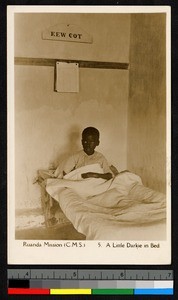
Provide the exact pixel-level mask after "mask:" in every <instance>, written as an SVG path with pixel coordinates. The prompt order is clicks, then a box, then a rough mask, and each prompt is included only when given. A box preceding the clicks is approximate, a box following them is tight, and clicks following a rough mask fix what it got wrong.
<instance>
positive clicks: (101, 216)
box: [46, 166, 166, 239]
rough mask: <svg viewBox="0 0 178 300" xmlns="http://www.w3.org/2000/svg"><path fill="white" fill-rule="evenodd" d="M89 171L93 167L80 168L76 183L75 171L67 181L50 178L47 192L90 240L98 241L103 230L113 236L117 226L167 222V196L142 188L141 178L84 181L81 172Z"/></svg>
mask: <svg viewBox="0 0 178 300" xmlns="http://www.w3.org/2000/svg"><path fill="white" fill-rule="evenodd" d="M89 169H90V171H91V166H90V167H89V168H88V166H86V167H85V168H84V167H82V170H79V169H78V170H77V172H76V173H77V180H75V176H74V175H75V171H73V173H72V174H68V176H67V178H64V179H47V185H46V190H47V192H48V193H49V194H50V195H51V196H52V197H53V198H54V199H56V200H57V201H58V202H59V204H60V206H61V209H62V210H63V212H64V214H65V215H66V216H67V218H68V219H69V220H70V221H71V222H72V224H73V225H74V227H75V228H76V229H77V230H78V231H79V232H81V233H83V234H85V235H86V238H87V239H96V238H98V239H99V238H100V234H98V232H99V231H100V230H101V231H102V234H103V228H106V229H108V228H110V230H109V232H110V233H111V232H112V234H111V236H114V234H113V233H114V232H115V231H117V230H118V228H119V227H118V226H123V225H124V226H125V225H128V226H130V225H133V226H134V225H136V226H140V225H141V226H145V224H152V223H154V222H162V221H165V219H166V198H165V195H164V194H162V193H159V192H156V191H153V190H151V189H149V188H146V187H145V186H143V184H142V181H141V178H140V177H139V176H137V175H136V174H133V173H130V172H126V173H121V174H118V175H117V176H116V177H114V178H113V179H111V180H108V181H106V180H104V179H98V178H88V179H82V178H81V177H80V175H79V173H80V171H81V174H82V173H84V172H88V170H89ZM96 169H97V166H95V171H96ZM70 175H71V177H70ZM106 231H107V230H105V232H106ZM108 238H109V237H108V236H107V239H108Z"/></svg>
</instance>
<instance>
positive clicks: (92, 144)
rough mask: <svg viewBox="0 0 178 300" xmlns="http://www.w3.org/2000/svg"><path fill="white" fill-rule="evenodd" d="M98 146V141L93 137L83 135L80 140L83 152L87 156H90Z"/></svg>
mask: <svg viewBox="0 0 178 300" xmlns="http://www.w3.org/2000/svg"><path fill="white" fill-rule="evenodd" d="M98 145H99V140H98V138H97V137H96V136H95V135H85V136H83V138H82V146H83V150H84V152H85V153H86V154H87V155H92V154H93V153H94V150H95V148H96V146H98Z"/></svg>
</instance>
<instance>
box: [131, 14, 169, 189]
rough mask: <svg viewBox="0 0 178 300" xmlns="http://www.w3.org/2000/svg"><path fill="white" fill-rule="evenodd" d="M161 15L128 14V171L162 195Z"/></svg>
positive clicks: (163, 51)
mask: <svg viewBox="0 0 178 300" xmlns="http://www.w3.org/2000/svg"><path fill="white" fill-rule="evenodd" d="M165 22H166V16H165V14H132V15H131V33H130V37H131V42H130V79H129V80H130V82H129V101H128V168H129V170H131V171H133V172H135V173H137V174H138V175H140V176H141V178H142V180H143V183H144V184H145V185H146V186H148V187H150V188H153V189H155V190H158V191H161V192H164V191H165V182H166V72H165V70H166V65H165V63H166V48H165V47H166V40H165V28H166V27H165V24H166V23H165Z"/></svg>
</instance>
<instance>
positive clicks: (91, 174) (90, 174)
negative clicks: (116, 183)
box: [81, 172, 100, 179]
mask: <svg viewBox="0 0 178 300" xmlns="http://www.w3.org/2000/svg"><path fill="white" fill-rule="evenodd" d="M81 176H82V178H83V179H86V178H99V177H100V174H98V173H94V172H87V173H83V174H81Z"/></svg>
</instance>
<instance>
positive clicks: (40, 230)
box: [15, 209, 85, 240]
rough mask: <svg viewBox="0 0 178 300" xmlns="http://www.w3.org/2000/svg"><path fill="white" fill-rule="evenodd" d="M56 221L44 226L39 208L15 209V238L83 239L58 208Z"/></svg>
mask: <svg viewBox="0 0 178 300" xmlns="http://www.w3.org/2000/svg"><path fill="white" fill-rule="evenodd" d="M57 218H58V223H57V224H56V225H54V226H51V227H49V228H46V226H45V225H44V216H43V214H42V211H41V209H31V210H29V209H23V210H19V211H16V229H15V239H17V240H85V236H84V235H83V234H81V233H79V232H78V231H77V230H75V228H74V227H73V225H72V224H71V222H70V221H69V220H68V219H67V218H66V216H65V215H64V214H63V212H62V211H61V210H60V211H58V214H57Z"/></svg>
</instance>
